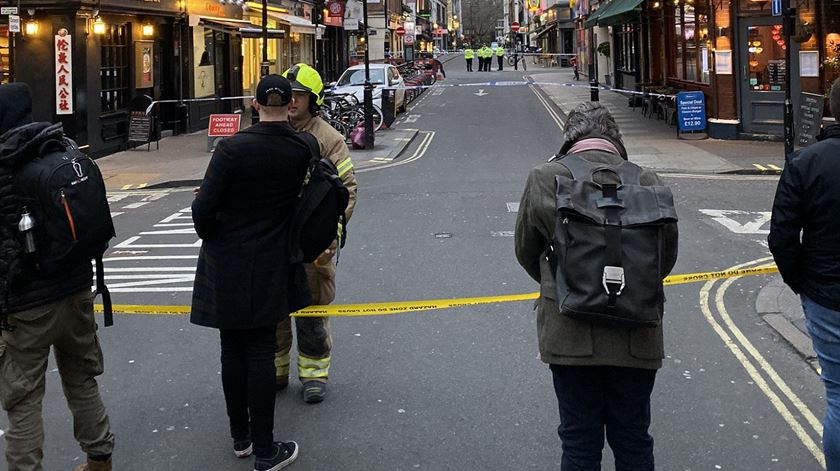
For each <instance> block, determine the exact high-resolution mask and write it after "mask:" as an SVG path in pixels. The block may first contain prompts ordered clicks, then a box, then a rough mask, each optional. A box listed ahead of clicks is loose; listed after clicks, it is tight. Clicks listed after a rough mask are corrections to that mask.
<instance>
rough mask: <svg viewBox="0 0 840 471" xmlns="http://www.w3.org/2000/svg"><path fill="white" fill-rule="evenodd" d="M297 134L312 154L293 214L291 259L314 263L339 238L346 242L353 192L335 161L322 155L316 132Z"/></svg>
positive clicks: (293, 261) (297, 261)
mask: <svg viewBox="0 0 840 471" xmlns="http://www.w3.org/2000/svg"><path fill="white" fill-rule="evenodd" d="M298 137H300V139H301V140H302V141H303V143H304V145H305V146H306V148H307V149H309V152H310V154H311V158H310V161H309V169H308V170H307V172H306V178H305V179H304V183H303V187H302V188H301V192H300V195H299V197H298V200H297V202H296V203H295V209H294V212H293V215H292V222H291V225H290V237H289V254H290V256H291V260H290V261H291V263H299V262H304V263H312V262H314V261H315V259H316V258H318V256H319V255H321V254H322V253H323V252H324V251H325V250H327V249H328V248H329V247H330V245H332V243H333V241H335V240H336V239H339V241H340V243H339V247H342V246H343V245H344V242H345V239H346V229H347V224H346V221H345V217H344V211H345V210H346V209H347V205H348V203H349V202H350V192H349V191H348V190H347V188H346V187H345V186H344V184H343V183H342V182H341V178H340V177H339V176H338V170H337V169H336V167H335V165H334V164H333V163H332V161H331V160H330V159H328V158H326V157H322V156H321V148H320V146H319V145H318V140H317V139H315V136H313V135H312V134H309V133H305V132H304V133H300V134H298ZM339 228H340V229H341V233H340V234H339Z"/></svg>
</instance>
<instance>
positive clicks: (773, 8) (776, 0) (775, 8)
mask: <svg viewBox="0 0 840 471" xmlns="http://www.w3.org/2000/svg"><path fill="white" fill-rule="evenodd" d="M770 13H771V14H772V15H773V16H782V0H772V1H771V2H770Z"/></svg>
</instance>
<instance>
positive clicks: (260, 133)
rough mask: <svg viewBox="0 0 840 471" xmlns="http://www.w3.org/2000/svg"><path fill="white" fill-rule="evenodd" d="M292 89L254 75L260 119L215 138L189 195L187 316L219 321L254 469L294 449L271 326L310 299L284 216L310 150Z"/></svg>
mask: <svg viewBox="0 0 840 471" xmlns="http://www.w3.org/2000/svg"><path fill="white" fill-rule="evenodd" d="M291 99H292V89H291V85H290V83H289V81H288V80H286V79H285V78H283V77H281V76H279V75H268V76H266V77H263V79H262V80H260V83H259V85H258V86H257V92H256V98H255V99H254V103H253V105H254V108H255V109H256V110H257V111H258V112H259V114H260V122H259V123H257V124H255V125H253V126H251V127H250V128H248V129H246V130H244V131H240V132H239V133H237V134H236V135H234V136H233V137H231V138H229V139H226V140H223V141H221V142H220V143H219V144H218V145H217V146H216V151H215V152H214V153H213V157H212V158H211V160H210V164H209V167H208V168H207V173H206V174H205V176H204V181H203V182H202V184H201V187H200V188H199V189H198V190H197V194H196V199H195V201H194V202H193V204H192V216H193V222H194V223H195V230H196V233H197V234H198V236H199V237H201V239H202V246H201V251H200V254H199V259H198V266H197V269H196V275H195V286H194V290H193V304H192V315H191V317H190V321H191V322H192V323H193V324H198V325H202V326H207V327H214V328H217V329H219V330H220V331H221V344H222V387H223V389H224V393H225V402H226V404H227V413H228V417H229V418H230V431H231V436H232V438H233V441H234V446H233V448H234V453H235V455H236V456H237V457H240V458H245V457H247V456H249V455H250V454H251V453H252V452H253V453H254V454H256V463H255V466H254V469H255V470H256V471H266V470H274V469H280V468H281V467H284V466H285V465H287V464H289V463H291V462H292V461H293V460H294V459H295V458H297V454H298V446H297V444H296V443H295V442H285V443H284V442H274V437H273V428H274V349H275V341H276V340H275V329H276V327H277V323H278V322H279V321H280V320H281V319H283V318H285V317H286V316H288V315H289V314H290V313H291V312H294V311H296V310H298V309H300V308H302V307H304V306H306V305H307V304H308V292H307V291H306V275H305V273H304V271H303V266H302V265H294V266H292V265H289V262H288V260H289V254H288V248H287V246H288V240H287V235H286V234H287V229H288V224H289V222H290V219H291V214H292V209H293V207H294V204H295V201H296V200H297V197H298V194H299V193H300V190H301V186H302V185H303V179H304V176H305V174H306V169H307V166H308V163H309V160H310V152H309V149H308V148H307V146H306V145H305V143H304V142H303V141H302V140H301V139H300V137H298V136H297V135H296V134H297V133H296V132H295V131H294V129H292V127H291V126H290V125H289V122H288V108H289V103H290V102H291Z"/></svg>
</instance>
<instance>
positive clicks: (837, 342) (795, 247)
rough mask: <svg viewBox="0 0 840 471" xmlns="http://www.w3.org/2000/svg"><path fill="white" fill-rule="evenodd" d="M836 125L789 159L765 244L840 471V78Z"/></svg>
mask: <svg viewBox="0 0 840 471" xmlns="http://www.w3.org/2000/svg"><path fill="white" fill-rule="evenodd" d="M829 107H830V109H831V114H832V115H833V116H834V119H835V120H837V121H838V124H833V125H831V126H828V127H826V128H825V129H824V130H823V132H822V133H821V135H820V136H819V138H818V139H819V142H817V143H816V144H813V145H811V146H808V147H806V148H804V149H800V150H799V151H797V152H794V153H793V154H791V155H790V158H789V160H788V162H787V164H786V165H785V169H784V170H783V171H782V176H781V178H780V179H779V185H778V187H777V188H776V198H775V200H774V201H773V215H772V217H771V219H770V235H769V236H768V237H767V242H768V243H769V246H770V251H771V252H772V253H773V258H774V259H775V260H776V265H778V267H779V272H780V273H781V274H782V278H783V279H784V281H785V283H787V285H788V286H790V288H791V289H792V290H793V291H794V292H795V293H798V294H799V295H800V297H801V300H802V308H803V310H804V311H805V321H806V325H807V327H808V332H809V333H810V334H811V340H812V342H813V344H814V351H815V352H816V353H817V357H818V358H819V361H820V367H821V368H822V379H823V382H824V383H825V389H826V394H825V397H826V402H827V407H826V412H825V418H824V419H823V429H824V430H823V451H824V453H825V463H826V468H827V469H828V470H829V471H838V470H840V236H838V234H840V185H838V184H837V182H840V79H838V80H836V81H835V82H834V85H833V86H832V87H831V91H830V92H829Z"/></svg>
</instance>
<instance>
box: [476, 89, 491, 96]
mask: <svg viewBox="0 0 840 471" xmlns="http://www.w3.org/2000/svg"><path fill="white" fill-rule="evenodd" d="M473 95H475V96H486V95H489V93H487V92H485V91H484V89H483V88H479V89H478V92H477V93H473Z"/></svg>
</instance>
